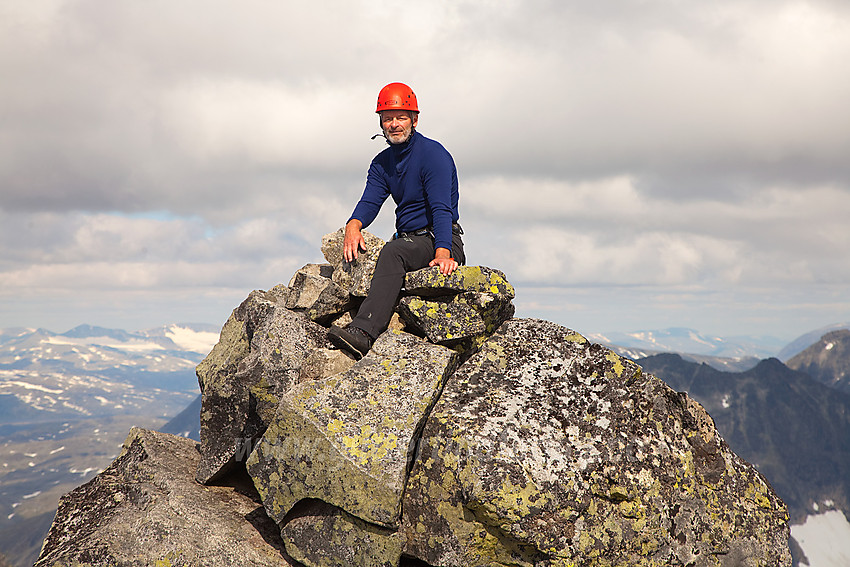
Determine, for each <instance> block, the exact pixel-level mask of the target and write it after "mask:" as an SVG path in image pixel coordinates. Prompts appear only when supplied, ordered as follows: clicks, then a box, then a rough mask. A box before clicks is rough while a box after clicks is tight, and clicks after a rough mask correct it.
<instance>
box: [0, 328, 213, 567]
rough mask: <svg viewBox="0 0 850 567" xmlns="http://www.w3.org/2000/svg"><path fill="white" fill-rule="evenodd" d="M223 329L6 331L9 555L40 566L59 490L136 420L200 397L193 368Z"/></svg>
mask: <svg viewBox="0 0 850 567" xmlns="http://www.w3.org/2000/svg"><path fill="white" fill-rule="evenodd" d="M218 331H219V329H218V328H217V327H214V326H211V325H194V324H193V325H189V324H174V325H167V326H164V327H160V328H156V329H149V330H145V331H137V332H127V331H123V330H119V329H106V328H102V327H93V326H90V325H81V326H79V327H75V328H74V329H71V330H70V331H68V332H65V333H54V332H52V331H48V330H45V329H24V328H14V329H2V330H0V554H3V555H5V556H6V558H7V559H8V561H9V562H10V563H11V564H12V565H32V563H33V562H34V561H35V557H36V556H37V555H38V551H39V549H40V547H41V540H42V538H43V536H44V534H45V533H46V532H47V529H48V528H49V526H50V522H51V521H52V518H53V514H54V512H55V509H56V505H57V503H58V500H59V497H60V496H61V495H62V494H64V493H66V492H68V491H69V490H70V489H72V488H74V487H76V486H78V485H80V484H82V483H83V482H85V481H87V480H88V479H90V478H91V477H92V476H94V475H95V474H96V473H97V472H99V471H100V470H101V469H103V468H104V467H106V466H107V465H108V464H109V463H110V462H111V461H112V460H113V459H114V458H115V457H116V455H117V454H118V452H119V450H120V447H121V443H122V441H123V440H124V438H125V437H126V435H127V432H128V431H129V429H130V427H132V426H134V425H139V426H143V427H149V428H152V429H156V428H157V427H160V426H164V424H165V423H166V421H168V419H169V418H171V417H173V416H175V415H178V414H180V412H181V411H183V410H184V409H185V408H186V406H187V405H189V404H190V403H191V402H192V401H193V400H195V399H196V398H197V397H198V394H199V390H198V381H197V377H196V376H195V370H194V369H195V366H196V365H197V364H198V362H200V361H201V360H202V359H203V358H204V357H205V356H206V355H207V353H209V351H210V350H211V349H212V347H213V345H214V344H215V343H216V342H217V341H218ZM195 413H196V414H198V413H199V410H195ZM185 416H186V418H187V419H188V418H189V417H190V412H188V411H186V412H185ZM195 419H198V416H197V415H196V416H195ZM190 429H191V428H189V429H183V430H180V431H174V432H175V433H178V434H183V433H188V434H191V433H192V431H191V430H190ZM2 564H3V559H2V557H0V565H2Z"/></svg>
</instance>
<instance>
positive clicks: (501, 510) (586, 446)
mask: <svg viewBox="0 0 850 567" xmlns="http://www.w3.org/2000/svg"><path fill="white" fill-rule="evenodd" d="M341 238H342V231H338V232H336V233H332V234H329V235H327V236H325V237H324V238H323V240H322V250H323V252H324V255H325V259H326V260H327V263H325V264H309V265H307V266H305V267H304V268H302V269H301V270H299V271H298V272H297V273H296V274H295V275H294V276H293V277H292V279H291V280H290V282H289V285H279V286H277V287H275V288H274V289H272V290H270V291H267V292H264V291H255V292H252V293H251V294H250V295H249V296H248V297H247V298H246V300H245V301H244V302H243V303H242V304H241V305H239V306H238V307H237V308H236V309H234V311H233V313H232V314H231V316H230V318H229V319H228V320H227V322H226V323H225V324H224V327H223V328H222V331H221V338H220V341H219V343H218V344H217V345H216V347H215V348H214V349H213V350H212V352H211V353H210V354H209V356H208V357H207V359H206V360H204V361H203V362H202V363H201V364H200V365H199V366H198V368H197V374H198V380H199V383H200V386H201V391H202V396H203V402H202V408H201V443H200V444H195V443H194V442H192V441H190V440H188V439H183V438H177V437H173V436H170V435H167V434H164V433H156V432H150V431H144V430H138V429H134V430H133V431H131V433H130V436H129V437H128V439H127V442H126V443H125V447H124V451H123V452H122V454H121V455H120V456H119V457H118V458H117V459H116V460H115V462H114V463H113V464H112V465H111V466H110V467H109V468H108V469H107V470H106V471H104V472H103V473H101V474H100V475H98V476H97V477H96V478H95V479H94V480H92V481H91V482H89V483H88V484H86V485H83V486H82V487H80V488H78V489H76V490H74V491H72V492H71V493H69V494H68V495H66V496H65V497H64V498H63V499H62V502H61V504H60V507H59V511H58V513H57V516H56V519H55V521H54V524H53V527H52V529H51V531H50V534H49V535H48V538H47V540H46V541H45V545H44V549H43V551H42V555H41V557H40V559H39V561H38V563H37V564H36V565H37V567H46V566H55V565H69V566H70V565H92V566H94V565H97V566H101V565H102V566H106V565H110V566H113V565H121V566H124V565H127V566H130V565H133V566H135V565H139V566H141V565H174V566H177V565H180V566H189V565H193V566H194V565H198V566H201V565H203V566H219V565H221V566H224V565H249V564H250V565H306V566H308V567H313V566H315V567H319V566H323V567H324V566H330V565H340V566H350V565H358V566H375V567H378V566H387V567H391V566H396V565H408V566H413V565H417V566H420V567H421V566H423V565H433V566H437V565H440V566H463V567H474V566H479V565H487V566H497V565H504V566H508V565H510V566H553V567H554V566H563V567H567V566H573V567H579V566H599V567H602V566H634V565H637V566H643V567H650V566H662V565H664V566H667V565H681V566H695V567H703V566H706V567H707V566H721V567H730V566H764V567H775V566H788V565H790V564H791V556H790V553H789V550H788V525H787V521H788V517H787V512H786V508H785V505H784V504H783V503H782V501H781V500H780V499H779V498H778V497H777V496H776V494H775V492H774V491H773V489H772V488H771V487H770V485H769V484H768V483H767V481H766V480H765V479H764V477H763V476H762V475H761V474H760V473H759V472H758V471H757V470H756V469H755V467H753V466H752V465H750V464H749V463H747V462H746V461H744V460H743V459H741V458H740V457H738V456H737V455H736V454H734V453H733V452H732V451H731V450H730V449H729V447H728V445H727V444H726V442H725V441H724V440H723V439H722V438H721V437H720V435H719V434H718V432H717V430H716V429H715V426H714V422H713V420H712V419H711V417H710V416H709V415H708V414H707V413H706V411H705V410H704V409H703V407H702V406H700V405H699V404H698V403H696V402H695V401H694V400H692V399H690V398H689V397H688V396H687V395H685V394H683V393H677V392H675V391H674V390H672V389H670V388H669V387H668V386H666V385H665V384H664V383H663V382H662V381H661V380H659V379H658V378H656V377H654V376H652V375H650V374H647V373H645V372H643V371H642V369H641V368H640V367H639V366H638V365H636V364H635V363H634V362H631V361H629V360H627V359H624V358H622V357H620V356H618V355H617V354H615V353H614V352H613V351H611V350H608V349H606V348H604V347H602V346H600V345H597V344H592V343H590V342H589V341H587V340H586V339H585V338H584V337H583V336H581V335H580V334H579V333H577V332H575V331H572V330H570V329H568V328H565V327H562V326H560V325H557V324H555V323H551V322H548V321H543V320H538V319H518V318H514V317H513V315H514V308H513V304H512V300H513V298H514V295H515V292H514V289H513V287H512V286H511V284H510V283H509V282H508V280H507V278H506V277H505V274H504V273H502V272H500V271H499V270H495V269H492V268H488V267H484V266H462V267H460V268H459V269H458V270H457V271H455V272H454V273H453V274H452V275H450V276H444V275H442V274H440V273H439V271H438V270H437V269H436V268H426V269H424V270H419V271H417V272H412V273H410V274H408V276H407V278H406V281H405V288H404V290H403V293H402V297H401V298H400V300H399V303H398V308H397V316H396V317H395V318H394V321H393V322H392V323H391V325H390V329H388V330H387V331H386V332H385V333H383V334H382V335H381V336H380V337H378V339H377V340H376V341H375V344H374V345H373V347H372V349H371V351H370V352H369V353H368V354H367V355H366V356H364V357H363V358H362V359H361V360H358V361H354V360H353V359H351V358H349V357H348V356H347V355H346V354H344V353H343V352H341V351H339V350H335V349H334V348H333V347H332V345H331V344H330V343H329V342H328V340H327V330H328V328H329V327H330V326H331V325H344V324H345V323H346V322H348V321H350V320H351V315H352V313H354V312H356V309H357V307H358V306H359V304H360V302H362V300H363V297H364V296H365V295H366V293H367V292H368V286H369V281H370V279H371V274H372V272H373V269H374V262H375V260H376V258H377V253H378V251H379V250H380V246H381V245H382V241H380V240H379V239H377V238H375V237H373V236H372V235H367V239H366V241H367V243H369V244H368V245H369V251H368V253H367V254H363V255H361V257H360V259H359V260H358V261H356V262H353V263H351V264H348V263H346V262H344V261H343V260H342V258H341V255H340V253H339V250H340V248H341Z"/></svg>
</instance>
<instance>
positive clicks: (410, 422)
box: [248, 331, 457, 527]
mask: <svg viewBox="0 0 850 567" xmlns="http://www.w3.org/2000/svg"><path fill="white" fill-rule="evenodd" d="M456 358H457V354H456V353H455V352H454V351H451V350H449V349H447V348H445V347H441V346H438V345H433V344H430V343H428V342H427V341H424V340H423V339H420V338H418V337H415V336H413V335H410V334H407V333H399V332H397V331H387V332H385V333H383V334H382V335H381V336H380V337H378V339H377V340H376V341H375V344H374V345H373V347H372V350H371V351H370V352H369V354H368V355H366V356H365V357H364V358H363V359H362V360H360V361H358V362H357V363H356V364H355V365H354V366H352V367H351V368H350V369H349V370H348V371H346V372H345V373H343V374H339V375H336V376H332V377H330V378H326V379H322V380H316V381H311V382H304V383H302V384H300V385H299V386H297V387H295V388H293V389H291V390H289V391H288V392H287V393H286V394H284V395H283V396H282V398H281V403H280V405H279V406H278V411H277V414H276V416H275V418H274V420H273V422H272V423H271V425H270V426H269V428H268V429H267V430H266V433H265V435H264V436H263V439H262V441H261V442H260V443H259V444H258V445H257V447H256V449H255V450H254V452H253V453H252V455H251V457H250V458H249V459H248V472H249V473H250V475H251V477H252V478H253V479H254V483H255V485H256V486H257V489H258V491H259V493H260V495H261V497H262V500H263V504H264V505H265V507H266V511H267V512H268V514H269V516H270V517H271V518H272V519H274V520H275V521H277V522H281V521H282V520H283V519H284V516H285V515H286V514H287V513H288V512H289V511H290V509H291V508H292V507H293V505H294V504H295V503H296V502H298V501H300V500H302V499H304V498H319V499H322V500H324V501H325V502H327V503H329V504H332V505H334V506H337V507H339V508H341V509H343V510H345V511H346V512H348V513H350V514H352V515H354V516H357V517H359V518H361V519H362V520H365V521H367V522H371V523H375V524H379V525H383V526H387V527H397V526H398V522H399V517H400V513H401V497H402V492H403V490H404V483H405V479H406V477H407V471H408V469H409V466H410V459H411V458H412V453H413V449H414V447H415V443H416V440H417V438H418V434H419V432H420V431H421V428H422V425H423V423H424V420H425V417H426V416H427V414H428V412H429V411H430V409H431V407H432V406H433V404H434V403H435V402H436V400H437V397H438V396H439V393H440V391H441V389H442V387H443V384H444V382H445V380H446V377H447V376H448V375H449V374H450V372H451V371H452V370H453V368H454V365H455V360H456Z"/></svg>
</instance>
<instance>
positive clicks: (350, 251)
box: [342, 219, 366, 262]
mask: <svg viewBox="0 0 850 567" xmlns="http://www.w3.org/2000/svg"><path fill="white" fill-rule="evenodd" d="M361 228H363V223H362V222H360V221H359V220H357V219H351V220H350V221H348V223H347V224H346V225H345V240H343V242H342V257H343V258H344V259H345V261H346V262H353V261H354V260H356V259H357V256H358V254H359V253H360V251H361V250H362V251H363V252H365V251H366V240H364V239H363V234H362V233H361V232H360V229H361Z"/></svg>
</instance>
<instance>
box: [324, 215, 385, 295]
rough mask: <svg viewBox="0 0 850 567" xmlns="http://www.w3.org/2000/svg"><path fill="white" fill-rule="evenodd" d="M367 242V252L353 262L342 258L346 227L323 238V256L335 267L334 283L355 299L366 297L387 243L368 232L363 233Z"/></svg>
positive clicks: (361, 253)
mask: <svg viewBox="0 0 850 567" xmlns="http://www.w3.org/2000/svg"><path fill="white" fill-rule="evenodd" d="M362 234H363V240H365V241H366V251H365V252H363V251H361V252H360V255H359V256H358V257H357V259H356V260H354V261H353V262H346V261H345V260H344V259H343V257H342V243H343V241H344V240H345V227H343V228H341V229H339V230H338V231H336V232H331V233H330V234H326V235H325V236H323V237H322V254H324V256H325V260H327V261H328V262H329V263H330V264H331V265H332V266H333V276H332V279H333V281H334V283H336V284H337V285H338V286H340V287H341V288H342V289H344V290H345V291H347V292H348V293H350V294H351V295H353V296H355V297H366V295H367V294H368V293H369V286H370V285H371V283H372V274H374V273H375V263H376V262H377V261H378V255H379V254H380V253H381V248H383V247H384V244H385V242H384V241H383V240H381V239H380V238H378V237H377V236H375V235H374V234H371V233H370V232H367V231H365V230H364V231H362Z"/></svg>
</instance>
